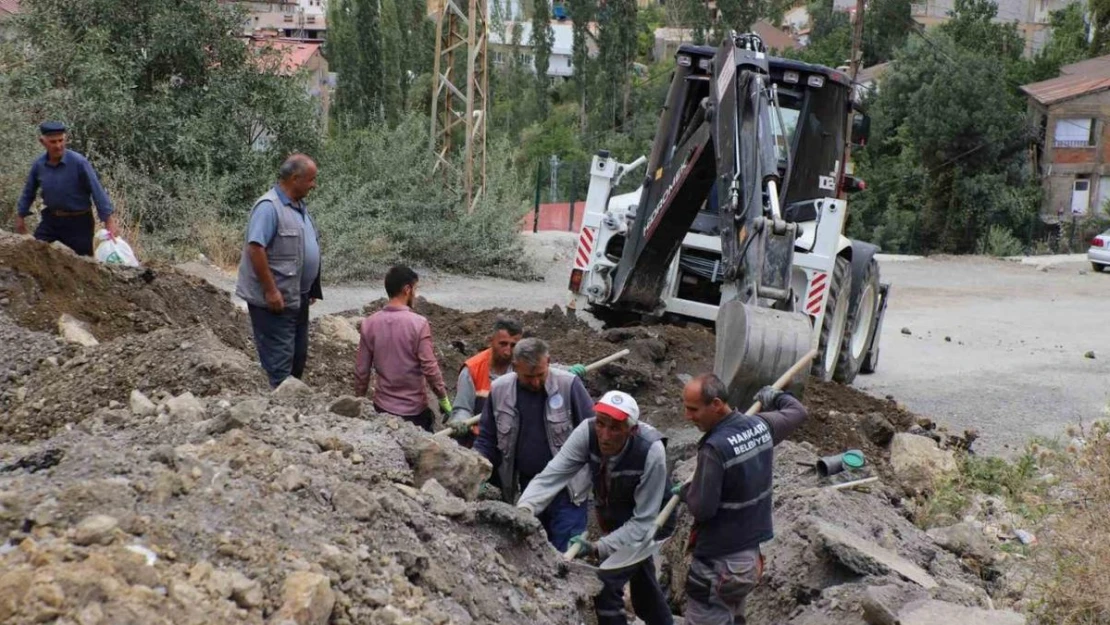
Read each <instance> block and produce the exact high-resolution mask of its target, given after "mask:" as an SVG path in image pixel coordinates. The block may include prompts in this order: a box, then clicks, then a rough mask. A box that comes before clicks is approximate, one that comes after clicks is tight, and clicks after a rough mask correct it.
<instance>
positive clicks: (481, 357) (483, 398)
mask: <svg viewBox="0 0 1110 625" xmlns="http://www.w3.org/2000/svg"><path fill="white" fill-rule="evenodd" d="M492 361H493V350H492V349H489V348H487V349H484V350H482V351H480V352H478V353H477V354H475V355H473V356H471V357H470V358H468V359H467V361H466V363H465V364H464V365H463V366H464V367H466V369H467V371H469V372H470V380H471V381H472V382H474V416H478V415H480V414H482V409H483V408H485V407H486V402H487V401H489V386H490V380H489V366H490V363H491V362H492ZM470 431H471V432H472V433H473V434H474V435H475V436H477V435H478V431H479V430H478V425H477V424H475V425H473V426H471V427H470Z"/></svg>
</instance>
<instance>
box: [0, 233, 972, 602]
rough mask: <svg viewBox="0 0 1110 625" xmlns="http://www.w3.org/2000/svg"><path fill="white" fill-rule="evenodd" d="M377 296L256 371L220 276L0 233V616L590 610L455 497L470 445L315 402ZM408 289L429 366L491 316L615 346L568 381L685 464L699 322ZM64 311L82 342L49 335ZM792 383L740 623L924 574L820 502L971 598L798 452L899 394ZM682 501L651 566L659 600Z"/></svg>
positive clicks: (836, 444) (576, 350)
mask: <svg viewBox="0 0 1110 625" xmlns="http://www.w3.org/2000/svg"><path fill="white" fill-rule="evenodd" d="M381 304H382V302H371V303H368V304H367V305H366V307H365V308H364V309H363V310H359V311H351V312H350V313H347V314H340V315H336V316H333V317H331V318H325V319H321V320H316V321H314V322H313V325H312V339H311V348H310V355H309V363H308V371H307V373H306V377H305V382H306V383H307V388H303V389H299V390H298V389H293V390H288V389H287V390H286V391H284V392H281V393H271V392H270V391H269V389H268V388H267V385H266V383H265V379H264V376H263V374H262V372H261V371H260V369H259V368H258V367H257V364H256V358H255V354H254V352H253V346H252V344H251V340H250V332H249V324H248V322H247V319H246V316H245V315H244V314H243V313H242V312H241V311H239V310H237V309H236V308H235V307H234V306H233V305H232V304H231V303H230V302H229V300H228V298H227V296H226V295H225V294H223V293H221V292H219V291H218V290H216V289H214V288H212V287H210V286H208V285H207V284H205V283H203V282H200V281H198V280H196V279H194V278H191V277H188V276H186V275H184V274H181V273H179V272H177V271H176V270H174V269H172V268H169V267H162V266H153V267H148V268H145V269H139V270H133V269H108V268H105V267H103V266H99V265H96V264H94V263H92V262H89V261H86V260H83V259H79V258H77V257H75V256H73V255H72V254H70V253H68V252H66V251H64V250H60V249H58V248H56V247H52V246H47V245H43V244H39V243H35V242H30V241H28V240H26V239H24V238H21V237H14V236H11V235H5V234H2V233H0V339H2V341H0V362H4V363H9V364H7V368H6V369H0V413H2V415H3V416H2V417H0V532H3V534H2V536H4V537H7V539H8V540H7V542H6V543H4V546H2V547H0V622H4V623H31V622H42V621H43V620H51V619H54V620H56V622H59V623H61V622H65V623H82V624H84V623H123V622H143V623H194V622H195V623H200V622H258V623H261V622H283V621H280V618H285V617H288V618H290V619H291V622H296V623H321V624H322V623H335V624H340V623H517V622H519V623H577V622H586V621H590V620H591V619H592V614H591V602H590V600H589V598H590V596H591V594H592V593H593V592H594V589H595V588H596V581H595V580H594V579H593V576H592V575H591V574H589V572H588V571H583V570H581V569H580V568H578V567H567V566H566V565H564V564H561V563H560V561H559V556H558V554H555V553H554V552H553V550H551V549H550V548H549V547H548V546H547V544H546V542H545V541H544V539H543V536H542V532H539V533H537V532H536V529H535V527H534V526H533V525H532V524H531V523H529V522H528V519H522V518H521V517H520V516H519V515H518V514H516V512H515V510H514V509H513V508H511V507H509V506H505V505H503V504H498V502H491V501H480V502H478V501H473V496H472V495H473V491H476V484H477V481H480V480H481V476H480V475H479V473H480V472H481V470H482V469H481V467H479V466H478V464H477V461H476V460H475V457H474V454H473V453H472V452H469V451H467V450H462V449H460V448H458V446H456V445H454V444H453V443H450V442H448V443H447V445H449V446H450V447H451V449H439V448H438V447H437V448H436V449H434V450H431V451H429V449H428V445H429V444H430V443H428V442H427V437H425V436H424V435H422V434H420V433H419V432H417V431H416V430H414V429H413V428H411V427H410V426H408V425H406V424H400V423H398V422H396V421H394V420H391V419H388V418H386V417H384V416H381V415H377V414H375V413H374V412H373V410H372V408H371V407H370V406H369V404H368V402H366V401H365V400H359V401H356V400H353V399H350V398H347V399H343V400H339V401H338V402H337V401H336V400H337V399H338V398H340V396H342V395H345V394H349V393H350V389H351V387H352V383H353V380H352V368H353V363H354V358H355V351H356V344H355V341H356V340H357V334H354V333H353V331H354V327H355V326H354V324H355V323H356V322H357V320H358V319H359V318H360V317H361V316H362V315H364V314H366V313H367V312H369V311H372V310H375V309H376V308H377V307H380V305H381ZM416 310H417V312H419V313H421V314H423V315H425V316H426V317H427V318H428V319H429V320H430V321H431V324H432V328H433V336H434V340H435V343H436V351H437V355H438V357H439V359H440V364H441V366H442V367H443V370H444V372H445V374H446V377H447V380H448V385H449V386H450V387H452V388H453V387H454V382H455V376H456V374H457V372H458V371H459V369H460V367H461V366H462V363H463V361H464V360H465V359H466V358H467V357H468V356H470V355H471V354H474V353H476V352H477V351H479V350H481V349H483V348H484V342H485V339H486V336H487V335H488V332H489V329H490V327H491V326H492V324H493V321H494V320H495V319H496V318H497V317H498V316H512V317H515V318H516V319H518V320H519V321H521V322H522V323H523V324H524V326H525V328H526V334H527V335H531V336H538V337H540V338H543V339H545V340H546V341H547V342H549V344H550V346H551V350H552V355H553V360H554V361H556V362H558V363H564V364H568V365H569V364H573V363H589V362H593V361H595V360H598V359H600V358H602V357H604V356H607V355H609V354H611V353H613V352H615V351H618V350H620V349H624V348H627V349H629V350H630V351H631V354H630V355H629V356H628V357H627V358H625V359H623V360H621V361H619V362H616V363H613V364H610V365H606V366H604V367H602V368H601V369H599V370H598V371H596V372H593V373H591V374H590V375H589V376H588V377H587V387H588V388H589V390H590V392H591V394H592V395H594V396H598V395H600V394H601V393H602V392H604V391H606V390H610V389H621V390H625V391H627V392H629V393H631V394H632V395H634V396H635V397H636V398H637V400H638V402H639V404H640V406H641V409H642V413H643V419H644V420H645V421H647V422H649V423H652V424H653V425H655V426H657V427H659V428H661V429H663V430H664V431H665V432H666V433H667V435H668V436H669V439H670V440H669V444H668V454H669V461H670V464H671V465H672V467H675V468H676V471H677V472H678V473H681V472H682V471H683V470H689V469H690V467H689V462H688V459H689V458H691V457H692V455H693V452H694V448H695V445H696V441H697V438H698V434H697V432H696V431H695V430H693V428H692V427H690V426H689V425H688V424H687V423H685V422H684V419H683V417H682V410H681V399H680V395H681V389H682V386H683V384H684V382H685V380H688V379H689V376H693V375H696V374H698V373H701V372H705V371H710V370H711V368H712V359H713V349H714V340H713V336H712V334H711V333H710V332H709V331H707V330H705V329H702V328H681V327H672V326H666V325H654V326H644V327H633V328H619V329H612V330H608V331H604V332H600V333H599V332H595V331H594V330H591V329H590V328H589V327H588V326H586V325H585V324H582V323H580V322H578V321H577V320H575V319H574V317H573V316H569V315H567V314H566V313H565V311H563V310H561V309H558V308H552V309H550V310H548V311H546V312H542V313H534V312H519V311H511V310H488V311H483V312H479V313H462V312H459V311H456V310H451V309H448V308H443V307H440V306H437V305H435V304H434V303H432V302H427V301H424V300H420V301H418V303H417V305H416ZM63 314H68V315H71V316H72V317H74V318H75V319H77V320H78V321H79V322H83V323H84V324H86V327H87V329H88V331H89V332H90V333H91V334H92V335H93V336H95V337H96V339H98V341H99V345H95V346H75V345H72V344H67V343H64V342H62V341H60V340H59V339H58V338H57V324H58V319H59V317H60V316H61V315H63ZM140 395H141V398H140V397H139V396H140ZM805 403H806V404H807V406H808V408H809V410H810V414H811V417H810V419H809V422H808V423H807V424H806V426H805V427H804V428H802V430H801V431H800V432H799V433H798V434H797V435H796V436H795V440H794V441H793V442H791V443H787V444H785V445H784V447H783V448H782V449H781V450H780V454H779V455H780V459H779V461H778V463H777V467H776V472H777V478H778V481H777V490H776V527H777V534H778V538H777V539H776V541H774V542H773V543H771V544H770V545H769V547H768V554H769V557H768V562H769V564H768V573H767V580H766V583H765V584H763V585H761V587H760V588H759V589H758V590H757V591H756V593H755V594H754V595H753V597H752V606H753V608H752V610H753V612H752V614H753V615H755V616H753V620H751V621H750V622H753V623H786V622H789V623H824V622H827V623H855V622H860V623H862V622H863V621H861V620H859V619H860V618H861V617H859V615H858V612H859V609H858V607H859V606H860V605H861V601H862V597H863V596H864V595H865V594H866V592H867V589H868V588H869V587H873V586H875V585H877V584H878V585H884V584H886V585H894V586H897V587H898V588H903V587H906V588H903V590H905V591H906V593H907V596H910V595H913V592H911V591H914V592H916V591H919V590H922V589H921V588H918V587H916V586H915V587H913V588H909V587H908V586H913V584H912V583H910V582H908V581H907V579H906V577H905V576H904V575H900V574H899V572H898V568H897V567H892V566H890V565H889V563H886V564H884V563H883V562H882V561H879V562H878V563H875V564H874V565H873V566H871V567H870V568H868V567H867V566H858V565H857V564H858V563H856V564H853V562H854V561H852V560H851V559H846V558H841V557H839V556H837V555H836V554H837V553H839V552H840V551H842V550H838V548H837V547H836V545H835V544H834V543H835V539H834V538H829V536H828V534H829V532H827V531H825V530H826V529H827V528H826V527H825V525H823V524H827V523H836V524H838V525H839V526H840V527H842V528H846V529H847V530H849V531H852V532H855V533H857V534H858V535H860V536H861V537H862V538H864V539H867V540H876V541H878V542H879V543H880V544H882V545H883V546H884V548H885V549H887V550H889V551H893V552H896V553H899V554H902V556H903V557H904V558H907V559H910V560H913V561H914V562H917V564H918V565H920V566H922V567H925V568H927V569H928V574H929V575H930V576H931V577H932V578H935V579H938V580H940V581H939V582H937V586H936V587H937V588H944V589H946V590H944V593H947V594H946V595H945V599H946V600H948V601H955V602H957V603H962V604H965V605H976V604H979V603H982V601H983V596H984V595H983V592H982V589H981V585H980V584H979V583H978V582H977V580H976V579H975V578H974V577H973V576H971V575H970V574H968V573H967V571H965V570H964V569H962V568H961V566H960V563H959V561H958V560H957V559H956V558H955V557H954V556H952V555H951V554H949V553H947V552H945V551H943V550H940V549H939V548H936V549H934V548H931V547H930V545H931V543H930V541H929V540H928V539H927V537H925V535H924V534H923V533H922V532H921V531H920V530H918V529H917V528H916V527H914V526H913V525H912V523H910V522H909V521H908V520H907V519H906V515H905V514H904V512H903V511H901V510H900V509H898V508H897V507H895V505H894V504H892V502H896V501H897V500H898V499H899V497H898V495H897V493H896V489H895V487H894V486H886V485H881V484H880V486H878V487H876V488H874V489H873V490H871V491H870V492H852V491H838V492H832V491H828V490H817V487H820V486H822V485H824V484H825V483H824V482H823V481H822V480H821V479H820V478H818V477H817V476H816V475H815V474H814V473H813V471H812V469H809V468H805V467H803V466H802V465H801V464H799V463H803V462H812V460H814V459H815V458H816V457H817V456H818V455H819V454H824V453H832V452H839V451H843V450H845V449H849V448H855V449H862V450H863V451H864V452H865V455H866V456H867V458H868V460H869V461H870V464H869V466H868V467H867V469H865V471H866V472H875V473H876V474H878V475H885V473H886V470H887V467H886V459H887V454H888V452H887V449H886V446H885V440H886V439H888V438H889V435H890V434H893V433H894V432H895V431H902V430H906V429H908V428H910V427H911V426H914V425H915V417H914V415H912V414H910V413H908V412H906V411H905V410H903V409H901V408H900V407H899V406H898V405H897V404H896V403H895V402H894V401H893V400H890V399H885V400H884V399H877V398H873V397H870V396H868V395H866V394H863V393H861V392H859V391H856V390H854V389H851V388H848V387H843V386H840V385H835V384H820V383H810V385H809V386H808V388H807V393H806V397H805ZM428 454H432V455H433V456H435V457H443V458H446V459H447V460H445V461H444V462H447V463H448V464H450V467H449V468H448V469H447V470H444V471H441V472H440V473H438V474H436V477H437V479H436V480H435V481H429V480H428V479H427V478H428V475H426V474H424V473H422V472H421V471H420V468H419V467H418V466H417V465H418V464H419V463H420V462H422V461H423V460H416V459H417V458H426V457H431V456H428ZM437 454H438V455H437ZM433 473H434V472H433ZM865 474H866V473H865ZM468 480H469V481H468ZM472 487H474V488H472ZM688 526H689V519H688V518H683V519H682V520H681V523H680V528H681V529H680V533H679V536H678V537H676V538H675V539H673V540H672V541H671V543H669V544H668V547H667V550H666V551H665V552H664V558H663V562H662V563H661V566H660V569H661V575H662V579H663V581H664V584H665V586H666V587H668V588H669V589H670V591H671V598H672V604H673V606H674V607H675V610H676V612H677V613H681V611H682V608H683V603H684V597H683V592H682V588H681V586H682V584H681V580H682V579H683V572H684V566H685V562H686V556H685V554H684V553H683V549H682V542H683V541H684V535H683V532H684V531H686V530H688ZM934 547H935V546H934ZM845 560H848V562H849V563H848V564H845ZM865 560H866V558H865ZM907 585H908V586H907ZM953 588H955V590H953ZM924 592H925V593H926V594H929V595H930V596H934V597H935V596H937V595H938V591H936V589H935V588H931V589H930V588H927V589H924ZM298 606H299V608H298ZM849 615H850V616H849ZM279 617H280V618H279ZM822 619H824V620H822Z"/></svg>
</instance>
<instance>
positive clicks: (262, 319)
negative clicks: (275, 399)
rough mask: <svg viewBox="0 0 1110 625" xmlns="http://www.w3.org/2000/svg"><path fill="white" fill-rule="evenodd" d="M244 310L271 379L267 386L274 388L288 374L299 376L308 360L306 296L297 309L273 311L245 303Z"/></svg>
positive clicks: (263, 363) (302, 297)
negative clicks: (245, 308)
mask: <svg viewBox="0 0 1110 625" xmlns="http://www.w3.org/2000/svg"><path fill="white" fill-rule="evenodd" d="M247 310H248V312H249V313H250V317H251V329H252V330H253V331H254V346H255V347H256V348H257V349H258V359H259V361H261V363H262V368H263V369H265V370H266V375H267V376H268V377H269V378H270V387H271V388H277V387H278V385H279V384H281V383H282V382H284V381H285V378H287V377H289V376H293V377H295V378H297V379H298V380H299V379H301V376H302V375H304V366H305V363H306V362H307V361H308V297H307V296H304V295H302V296H301V307H300V309H298V310H289V309H288V308H286V309H285V310H283V311H281V312H280V313H276V314H275V313H272V312H270V309H269V308H266V307H265V306H254V305H248V306H247Z"/></svg>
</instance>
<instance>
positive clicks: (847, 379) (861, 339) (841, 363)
mask: <svg viewBox="0 0 1110 625" xmlns="http://www.w3.org/2000/svg"><path fill="white" fill-rule="evenodd" d="M878 310H879V263H878V261H876V260H874V259H872V260H871V262H870V263H868V264H867V270H866V271H865V272H864V274H863V282H861V283H860V290H859V294H858V296H857V298H856V300H855V301H853V302H852V307H851V309H850V310H849V311H848V329H847V331H846V332H845V334H844V342H843V343H841V345H840V354H839V356H838V357H837V359H836V371H835V372H834V373H833V379H834V380H836V381H837V382H840V383H841V384H851V383H852V380H855V379H856V375H857V374H859V373H860V372H861V371H862V367H863V361H864V360H865V359H866V357H867V348H868V347H869V342H870V339H871V331H872V330H873V329H874V328H875V321H876V313H877V312H878Z"/></svg>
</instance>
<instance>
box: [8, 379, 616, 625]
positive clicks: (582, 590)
mask: <svg viewBox="0 0 1110 625" xmlns="http://www.w3.org/2000/svg"><path fill="white" fill-rule="evenodd" d="M197 405H198V406H199V411H197V412H191V413H189V414H188V415H187V416H183V415H178V416H175V415H174V414H172V411H171V412H169V413H167V412H165V408H162V409H160V414H158V415H148V416H145V417H139V416H135V415H130V414H127V411H117V412H119V413H121V414H116V415H107V414H105V415H102V416H100V417H97V418H94V419H90V420H87V421H86V422H85V423H84V424H83V425H82V427H80V428H75V429H73V430H70V431H67V432H64V433H62V434H60V435H59V436H57V437H55V438H52V439H50V440H48V441H42V442H38V443H36V444H35V445H33V446H29V447H21V446H12V445H0V458H19V459H27V458H31V459H34V460H33V461H29V462H23V463H21V464H20V466H21V467H22V468H20V469H15V470H12V469H10V468H9V467H5V468H4V469H5V470H2V471H0V534H2V535H4V536H11V537H12V538H11V540H10V541H9V542H8V543H7V544H6V545H4V546H3V547H0V571H2V572H0V621H3V622H5V623H12V624H22V623H32V622H42V621H45V620H55V619H60V621H59V622H74V621H79V622H97V623H109V622H111V623H121V622H144V623H146V622H148V623H197V622H209V623H215V622H247V623H262V622H263V621H265V620H266V619H267V618H268V617H270V615H272V614H274V613H275V612H278V611H279V609H281V606H282V605H283V604H284V603H288V601H289V597H290V594H294V595H296V594H297V593H296V591H298V590H300V591H305V590H306V587H307V591H308V592H307V593H306V594H304V595H303V596H302V598H303V599H304V601H305V605H307V606H310V609H308V611H309V612H312V613H314V614H317V615H319V616H320V617H321V618H320V620H301V618H303V617H301V618H298V619H297V620H296V622H297V623H309V622H313V623H317V622H318V623H325V622H329V623H336V624H338V623H386V622H389V623H400V622H412V623H448V622H450V623H524V622H528V623H537V624H542V623H551V624H556V623H558V624H563V623H570V622H579V621H580V620H581V619H582V617H583V613H584V611H585V610H586V609H588V608H587V605H588V604H587V598H588V597H589V596H590V593H592V592H593V589H594V584H595V583H596V582H595V580H593V579H591V578H592V576H591V575H590V574H589V573H588V572H583V571H580V570H577V569H568V568H567V567H566V566H565V565H564V564H561V562H560V560H559V556H558V554H556V553H555V552H554V550H553V549H551V548H550V546H549V545H548V544H547V543H546V539H544V538H543V536H542V533H535V532H534V528H533V531H531V532H528V531H526V530H525V529H522V527H523V528H526V527H527V526H521V525H514V524H513V522H512V521H513V520H514V519H515V516H514V515H515V513H514V511H513V509H512V508H511V507H509V506H506V505H505V504H500V503H497V502H479V503H474V502H467V501H464V500H462V499H459V498H457V497H454V496H452V495H451V494H450V493H448V492H446V491H445V490H443V489H442V488H437V487H436V486H435V482H428V483H426V484H424V487H423V488H421V489H417V488H415V486H416V484H415V483H414V481H413V478H414V475H413V471H412V469H411V468H410V467H409V464H408V462H407V461H406V456H407V450H406V449H405V448H404V445H405V444H406V441H412V440H420V439H424V437H423V436H422V435H420V434H418V433H416V432H415V430H414V429H413V428H412V427H411V426H409V425H407V424H402V423H400V422H398V421H396V420H387V419H385V418H384V417H381V416H378V415H374V414H370V415H368V416H369V417H370V418H369V420H362V419H351V418H346V417H340V416H338V415H335V414H332V413H329V412H328V411H327V408H326V405H327V398H325V397H321V396H313V397H307V398H298V399H296V400H293V401H287V400H282V399H279V398H278V397H277V396H276V395H268V396H264V397H259V396H257V395H255V396H248V397H228V398H225V399H222V400H217V399H209V400H201V401H199V402H198V403H197ZM109 416H114V418H107V417H109ZM125 417H126V418H125ZM231 426H234V427H231ZM460 453H468V454H469V453H471V452H468V451H467V452H460ZM82 615H85V616H82ZM90 615H93V616H96V615H99V618H90V617H89V616H90ZM409 619H412V620H409ZM278 620H280V619H278ZM269 622H273V619H270V621H269Z"/></svg>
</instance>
